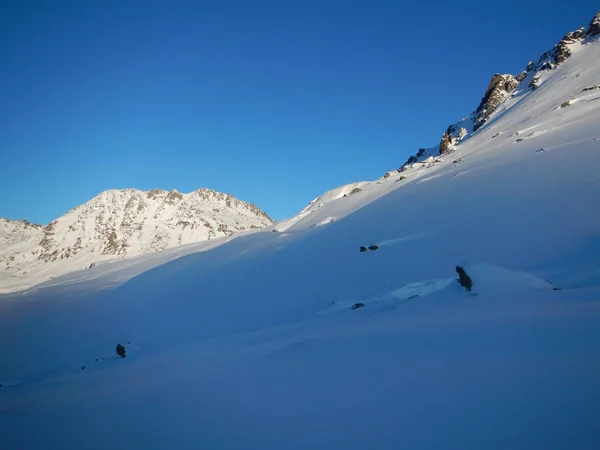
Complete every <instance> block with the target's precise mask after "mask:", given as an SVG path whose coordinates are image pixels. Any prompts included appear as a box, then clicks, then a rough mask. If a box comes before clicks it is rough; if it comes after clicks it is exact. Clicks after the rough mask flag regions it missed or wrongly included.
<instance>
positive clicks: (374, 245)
mask: <svg viewBox="0 0 600 450" xmlns="http://www.w3.org/2000/svg"><path fill="white" fill-rule="evenodd" d="M378 248H379V246H378V245H376V244H372V245H369V250H377V249H378Z"/></svg>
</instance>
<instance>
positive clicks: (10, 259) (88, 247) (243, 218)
mask: <svg viewBox="0 0 600 450" xmlns="http://www.w3.org/2000/svg"><path fill="white" fill-rule="evenodd" d="M272 222H273V221H272V220H271V218H270V217H269V216H268V215H267V214H266V213H264V212H263V211H261V210H260V209H258V208H257V207H256V206H254V205H252V204H250V203H246V202H243V201H241V200H238V199H236V198H234V197H233V196H231V195H229V194H224V193H221V192H216V191H213V190H210V189H198V190H197V191H194V192H192V193H190V194H182V193H180V192H177V191H176V190H173V191H163V190H159V189H157V190H152V191H139V190H136V189H124V190H110V191H106V192H102V193H101V194H99V195H98V196H96V197H94V198H93V199H91V200H90V201H88V202H87V203H85V204H83V205H81V206H78V207H76V208H74V209H72V210H71V211H69V212H68V213H67V214H65V215H64V216H62V217H60V218H58V219H56V220H54V221H53V222H51V223H50V224H48V225H46V226H41V225H36V224H32V223H30V222H27V221H11V220H7V219H0V270H2V271H4V272H5V277H6V276H7V274H8V276H9V277H10V276H13V277H15V278H18V277H20V276H24V275H27V274H29V275H30V276H31V275H34V273H32V272H39V271H43V272H44V273H45V278H48V277H51V276H54V275H58V274H61V273H65V272H70V271H73V270H79V269H83V268H86V267H89V266H90V265H91V264H93V263H95V262H96V261H99V260H103V259H110V258H115V257H123V256H134V255H140V254H145V253H153V252H158V251H161V250H165V249H167V248H170V247H174V246H178V245H182V244H189V243H193V242H198V241H203V240H208V239H214V238H218V237H223V236H230V235H232V234H234V233H236V232H240V231H244V230H248V229H253V228H263V227H265V226H267V225H270V224H271V223H272Z"/></svg>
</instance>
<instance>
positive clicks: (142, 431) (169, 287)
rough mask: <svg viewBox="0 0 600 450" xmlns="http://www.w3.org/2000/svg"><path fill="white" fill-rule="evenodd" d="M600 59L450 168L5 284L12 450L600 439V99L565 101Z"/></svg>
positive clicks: (4, 443) (433, 445)
mask: <svg viewBox="0 0 600 450" xmlns="http://www.w3.org/2000/svg"><path fill="white" fill-rule="evenodd" d="M598 61H600V44H598V43H593V44H588V45H585V46H581V48H577V49H576V51H574V52H573V56H572V57H571V58H569V59H568V60H567V61H566V62H565V63H564V64H563V65H561V66H560V67H558V68H556V69H554V70H553V71H550V72H548V73H547V74H546V75H545V78H544V80H543V83H542V84H541V85H540V87H539V88H538V89H536V90H534V91H528V92H527V93H521V94H520V95H517V96H513V97H511V98H508V99H507V100H506V101H505V103H504V104H502V105H501V106H500V108H498V110H497V111H496V112H495V113H494V114H493V115H492V116H491V117H490V119H489V120H488V122H487V123H486V125H484V126H483V127H482V128H480V129H479V130H478V131H477V132H476V133H475V134H474V135H473V136H472V137H470V138H469V139H466V140H464V141H462V142H460V143H458V144H457V145H456V146H455V147H454V152H453V153H452V154H451V155H444V156H441V157H439V160H440V161H441V162H440V163H436V164H430V165H429V166H428V167H427V164H421V163H419V164H416V165H415V167H414V168H410V169H408V170H407V171H406V172H403V173H402V174H397V175H393V176H390V177H388V178H386V179H381V180H378V181H376V182H361V183H358V184H352V185H348V186H343V187H341V188H338V189H334V190H332V191H330V192H328V193H326V194H324V195H323V196H321V197H319V198H318V199H316V200H315V201H314V202H312V203H311V204H310V205H309V206H308V207H307V208H305V209H304V210H303V211H302V212H301V213H300V214H299V215H298V216H296V217H294V218H291V219H289V220H287V221H283V222H280V223H277V224H275V225H273V226H272V227H268V228H266V229H265V230H261V231H258V232H247V233H243V234H240V235H236V237H235V238H223V239H222V240H220V241H215V242H212V241H209V242H206V243H199V244H194V245H190V246H185V247H182V248H177V249H170V250H167V251H165V252H162V253H156V254H152V255H142V256H138V257H136V258H132V259H123V260H117V261H112V262H111V261H106V262H103V263H101V264H98V265H97V267H94V268H92V269H90V270H86V271H82V272H77V273H72V274H70V275H68V276H65V277H60V278H56V279H53V280H52V281H51V282H50V283H47V284H46V285H44V286H38V287H36V288H33V289H29V290H26V291H24V292H21V293H14V294H10V295H4V296H0V360H1V361H2V362H3V363H2V365H0V384H2V387H0V424H2V425H1V428H0V448H3V449H4V448H8V449H12V448H44V449H64V448H72V447H82V448H88V449H106V448H111V449H127V450H131V449H132V448H144V449H163V448H177V449H195V448H210V449H240V448H248V449H263V450H264V449H281V448H285V449H306V448H326V449H330V450H338V449H365V448H374V449H381V450H386V449H397V448H410V449H438V448H450V449H484V448H485V449H506V448H510V449H533V448H535V449H537V448H544V449H550V448H573V449H595V448H596V447H597V442H598V441H599V440H600V429H599V428H598V426H597V424H598V422H599V421H600V387H599V385H598V380H599V379H600V271H599V267H600V220H599V219H600V213H599V212H598V211H597V208H595V205H598V204H600V177H599V176H598V168H599V167H600V142H599V141H598V140H597V138H598V117H599V115H600V102H597V101H584V100H581V101H577V102H574V103H573V104H572V105H571V106H569V107H568V108H563V109H560V110H555V107H556V105H560V104H561V103H563V102H564V101H565V100H566V99H569V98H581V97H582V95H584V94H585V95H587V94H588V92H583V93H582V89H583V88H585V87H588V86H592V85H594V84H597V83H598V80H599V79H600V66H599V65H598V63H597V62H598ZM576 74H577V75H579V76H575V75H576ZM533 105H535V109H533V108H532V107H533ZM527 128H528V129H529V130H530V131H528V132H525V133H524V134H523V135H522V136H523V139H524V140H523V141H521V142H518V143H515V141H516V132H517V131H519V130H525V129H527ZM532 131H543V133H538V134H533V135H529V133H530V132H532ZM497 132H501V134H500V135H498V136H497V137H495V138H492V136H494V135H495V134H496V133H497ZM541 148H543V149H544V150H545V151H544V152H541V153H540V152H538V151H539V150H540V149H541ZM458 159H460V162H459V163H456V164H454V163H453V161H455V160H458ZM417 166H419V167H417ZM400 175H402V176H405V177H406V178H405V179H403V180H399V176H400ZM423 180H427V181H426V182H422V181H423ZM356 187H360V189H361V191H360V192H358V193H355V194H351V195H350V192H352V190H354V189H355V188H356ZM344 194H346V197H344ZM272 230H277V231H278V232H273V231H272ZM371 244H377V246H378V248H377V249H376V250H367V251H366V252H360V251H359V247H360V246H368V245H371ZM457 265H461V266H462V267H464V268H465V270H466V271H467V273H468V274H469V275H470V276H471V278H472V279H473V282H474V285H473V290H472V291H471V292H467V291H466V290H465V289H463V288H461V287H460V285H459V284H458V283H457V282H456V272H455V267H456V266H457ZM358 303H361V304H362V305H363V306H362V307H360V308H357V309H352V307H353V306H354V305H356V304H358ZM117 343H121V344H123V345H125V346H126V348H127V357H126V358H125V359H120V358H119V357H117V355H116V354H115V346H116V344H117ZM96 359H97V361H96ZM83 366H85V368H84V369H82V367H83Z"/></svg>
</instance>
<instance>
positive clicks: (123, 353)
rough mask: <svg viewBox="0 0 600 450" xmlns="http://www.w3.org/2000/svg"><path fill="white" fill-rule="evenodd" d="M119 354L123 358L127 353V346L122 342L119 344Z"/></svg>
mask: <svg viewBox="0 0 600 450" xmlns="http://www.w3.org/2000/svg"><path fill="white" fill-rule="evenodd" d="M116 351H117V355H119V356H120V357H121V358H125V356H126V355H125V354H126V350H125V347H123V346H122V345H121V344H117V349H116Z"/></svg>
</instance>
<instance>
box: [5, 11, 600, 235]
mask: <svg viewBox="0 0 600 450" xmlns="http://www.w3.org/2000/svg"><path fill="white" fill-rule="evenodd" d="M450 3H452V4H450ZM597 9H598V4H597V1H587V0H579V1H576V2H568V3H565V2H553V1H547V0H546V1H529V2H521V3H514V2H513V3H507V4H504V5H502V4H498V3H497V2H491V3H490V2H487V3H486V2H482V1H480V0H478V1H477V2H474V1H473V2H470V1H462V2H442V1H431V0H430V1H422V2H412V5H410V6H406V5H403V4H402V2H399V1H376V0H371V1H368V0H365V1H353V0H336V1H327V0H322V1H311V0H304V1H292V0H290V1H286V0H279V1H269V2H264V1H261V0H254V1H250V0H247V1H245V0H244V1H241V0H240V1H210V2H209V1H202V0H199V1H189V2H182V1H176V0H175V1H164V2H155V1H152V0H149V1H142V0H139V1H126V0H122V1H84V0H75V1H61V0H47V1H27V0H21V1H7V0H5V1H3V2H1V5H0V61H1V63H0V64H1V69H0V216H2V217H8V218H10V219H28V220H31V221H33V222H37V223H42V224H45V223H48V222H50V221H51V220H52V219H54V218H56V217H58V216H60V215H62V214H64V213H65V212H67V211H68V210H69V209H71V208H72V207H74V206H76V205H78V204H81V203H84V202H85V201H87V200H89V199H90V198H92V197H93V196H95V195H96V194H98V193H99V192H101V191H103V190H106V189H112V188H128V187H132V188H138V189H153V188H162V189H177V190H179V191H181V192H190V191H193V190H195V189H197V188H199V187H208V188H211V189H215V190H218V191H224V192H228V193H231V194H233V195H234V196H236V197H238V198H240V199H242V200H246V201H251V202H253V203H255V204H256V205H257V206H258V207H260V208H262V209H264V210H265V211H267V212H268V213H269V214H270V215H271V216H272V217H274V218H275V219H283V218H285V217H288V216H291V215H293V214H295V213H297V212H298V211H299V210H300V209H301V208H302V207H303V206H305V204H307V203H308V202H309V201H310V200H312V199H313V198H314V197H316V196H318V195H319V194H321V193H323V192H324V191H326V190H328V189H331V188H334V187H336V186H339V185H341V184H345V183H349V182H352V181H359V180H368V179H375V178H377V177H380V176H381V175H383V174H384V173H385V171H386V170H388V169H392V168H396V167H398V166H399V165H400V164H402V163H403V162H404V161H405V160H406V158H407V157H408V155H409V154H412V153H414V152H415V151H416V150H417V149H418V148H419V147H422V146H432V145H435V144H436V143H438V142H439V138H440V136H441V134H442V132H443V131H444V130H445V128H446V127H447V126H448V125H449V124H450V123H452V122H454V121H456V120H458V119H460V118H461V117H464V116H466V115H468V114H469V113H470V112H471V111H472V110H474V109H475V108H476V107H477V105H478V103H479V101H480V99H481V97H482V95H483V93H484V90H485V88H486V86H487V84H488V82H489V79H490V77H491V76H492V75H493V74H494V73H495V72H502V73H508V72H510V73H516V72H518V71H520V70H522V69H523V68H524V67H525V65H526V63H527V61H529V60H530V59H536V58H537V57H538V56H539V55H540V54H541V53H543V52H544V51H546V50H548V49H550V48H551V47H552V46H553V45H554V44H555V43H556V42H557V41H558V39H560V38H561V37H562V36H563V35H564V34H565V33H566V32H567V31H570V30H572V29H576V28H578V27H579V26H583V25H587V23H588V22H589V21H590V19H591V18H592V16H593V14H594V13H595V12H596V10H597Z"/></svg>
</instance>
